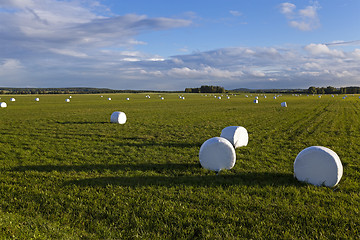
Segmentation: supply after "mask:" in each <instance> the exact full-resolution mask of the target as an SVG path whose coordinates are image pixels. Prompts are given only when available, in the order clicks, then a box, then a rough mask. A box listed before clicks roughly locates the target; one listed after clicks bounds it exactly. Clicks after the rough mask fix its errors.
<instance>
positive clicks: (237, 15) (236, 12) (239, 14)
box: [229, 10, 242, 17]
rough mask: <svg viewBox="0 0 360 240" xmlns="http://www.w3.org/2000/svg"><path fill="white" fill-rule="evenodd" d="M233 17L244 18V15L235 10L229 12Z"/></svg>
mask: <svg viewBox="0 0 360 240" xmlns="http://www.w3.org/2000/svg"><path fill="white" fill-rule="evenodd" d="M229 12H230V14H231V15H233V16H235V17H239V16H242V13H241V12H239V11H235V10H230V11H229Z"/></svg>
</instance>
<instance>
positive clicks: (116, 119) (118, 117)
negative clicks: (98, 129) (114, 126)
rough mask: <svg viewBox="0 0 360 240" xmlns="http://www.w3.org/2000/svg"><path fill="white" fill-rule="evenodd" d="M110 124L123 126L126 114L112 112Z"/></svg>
mask: <svg viewBox="0 0 360 240" xmlns="http://www.w3.org/2000/svg"><path fill="white" fill-rule="evenodd" d="M110 122H112V123H119V124H124V123H126V114H125V113H124V112H113V113H112V114H111V117H110Z"/></svg>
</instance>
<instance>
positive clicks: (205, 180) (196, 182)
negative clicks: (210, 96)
mask: <svg viewBox="0 0 360 240" xmlns="http://www.w3.org/2000/svg"><path fill="white" fill-rule="evenodd" d="M109 170H110V171H114V172H117V171H122V172H136V171H141V172H143V173H146V172H151V173H150V174H158V175H157V176H130V177H128V176H111V177H96V178H86V179H79V180H71V181H66V182H64V185H66V186H67V185H77V186H83V187H85V186H94V187H106V186H108V185H113V186H122V187H144V186H164V187H173V186H223V187H226V186H233V185H244V186H294V185H295V186H301V185H302V183H300V182H298V181H297V180H296V179H295V178H294V176H293V174H291V173H273V172H235V173H234V172H233V173H231V174H229V173H226V172H221V173H220V174H218V175H215V174H214V173H213V172H209V175H199V174H201V173H200V170H201V166H200V164H199V163H161V164H160V163H159V164H152V163H146V164H85V165H34V166H18V167H14V168H12V169H11V170H10V171H16V172H25V171H37V172H52V171H58V172H72V171H75V172H92V171H97V172H98V173H102V172H105V171H107V172H108V171H109ZM189 173H194V175H189ZM195 174H196V175H195ZM159 175H160V176H159ZM165 175H166V176H165Z"/></svg>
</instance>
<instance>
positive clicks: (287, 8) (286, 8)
mask: <svg viewBox="0 0 360 240" xmlns="http://www.w3.org/2000/svg"><path fill="white" fill-rule="evenodd" d="M279 7H280V11H281V13H282V14H285V15H286V16H289V17H292V15H293V13H294V10H295V8H296V6H295V4H292V3H288V2H286V3H281V4H280V6H279Z"/></svg>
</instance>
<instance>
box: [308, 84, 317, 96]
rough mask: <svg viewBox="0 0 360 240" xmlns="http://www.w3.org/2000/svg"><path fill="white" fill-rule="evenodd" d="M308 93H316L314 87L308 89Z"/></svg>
mask: <svg viewBox="0 0 360 240" xmlns="http://www.w3.org/2000/svg"><path fill="white" fill-rule="evenodd" d="M308 93H309V94H316V93H317V90H316V87H314V86H311V87H309V89H308Z"/></svg>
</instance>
